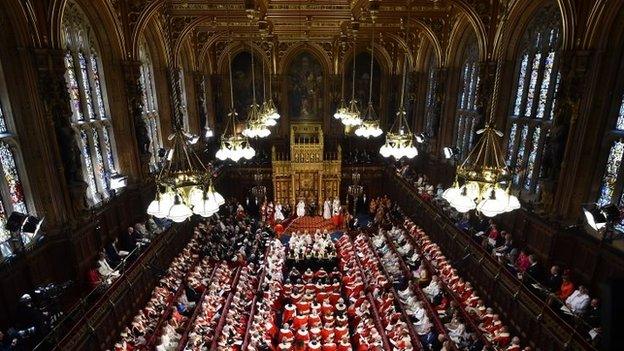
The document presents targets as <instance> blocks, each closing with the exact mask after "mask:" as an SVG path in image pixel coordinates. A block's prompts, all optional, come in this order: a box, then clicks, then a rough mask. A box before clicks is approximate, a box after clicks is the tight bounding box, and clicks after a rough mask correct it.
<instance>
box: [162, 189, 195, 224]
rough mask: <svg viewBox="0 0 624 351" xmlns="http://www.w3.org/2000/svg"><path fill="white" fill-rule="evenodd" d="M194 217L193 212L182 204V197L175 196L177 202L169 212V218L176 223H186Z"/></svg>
mask: <svg viewBox="0 0 624 351" xmlns="http://www.w3.org/2000/svg"><path fill="white" fill-rule="evenodd" d="M192 215H193V211H191V209H190V208H189V207H188V206H187V205H186V204H185V203H184V202H182V198H181V196H180V195H176V196H175V201H174V203H173V206H171V209H170V210H169V215H168V216H167V218H169V219H171V220H172V221H174V222H176V223H180V222H184V221H185V220H187V219H188V218H189V217H191V216H192Z"/></svg>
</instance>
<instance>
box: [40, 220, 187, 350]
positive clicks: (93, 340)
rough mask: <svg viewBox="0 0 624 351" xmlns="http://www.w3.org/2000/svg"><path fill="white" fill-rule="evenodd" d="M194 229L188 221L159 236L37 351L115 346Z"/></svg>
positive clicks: (97, 348)
mask: <svg viewBox="0 0 624 351" xmlns="http://www.w3.org/2000/svg"><path fill="white" fill-rule="evenodd" d="M192 228H193V224H192V223H191V222H185V223H183V224H176V225H173V226H172V227H170V228H169V229H168V230H166V231H165V232H163V233H162V234H160V235H158V236H157V237H156V239H155V240H154V241H153V242H152V243H151V244H150V245H149V246H148V247H147V248H146V251H145V252H144V253H142V254H141V255H140V256H139V257H138V258H137V260H136V261H134V262H133V263H132V264H131V266H130V267H128V268H127V269H126V271H125V272H124V273H123V274H122V275H121V276H120V277H119V278H117V279H116V280H115V281H114V282H113V284H112V286H111V287H110V288H108V289H107V290H106V292H105V294H104V295H103V296H102V297H100V298H99V299H97V300H96V301H94V302H93V304H92V305H90V306H85V305H86V304H80V305H79V308H82V309H83V312H82V314H81V317H80V319H79V320H78V321H77V322H76V323H75V324H74V327H73V328H71V330H69V331H67V332H66V333H64V334H63V335H56V336H55V337H54V338H53V339H54V340H52V339H50V340H48V342H47V343H42V344H40V345H38V346H37V349H36V350H104V349H106V348H107V347H109V346H110V345H112V344H113V343H114V342H115V338H117V337H118V336H119V333H120V332H121V328H122V327H123V326H125V325H127V324H128V323H129V322H130V319H132V318H133V317H134V315H135V314H136V311H137V310H138V309H139V308H141V307H142V306H143V305H145V303H146V301H147V299H149V297H150V294H151V292H152V290H153V289H154V287H155V286H156V283H157V282H158V279H159V275H160V273H161V272H162V271H165V270H166V269H167V267H168V265H169V264H170V263H171V260H173V258H174V257H175V255H177V254H178V253H179V252H180V251H181V250H182V248H183V247H184V245H186V243H187V242H188V241H189V240H190V238H191V236H192V234H193V230H192ZM80 306H82V307H80ZM48 337H50V335H48Z"/></svg>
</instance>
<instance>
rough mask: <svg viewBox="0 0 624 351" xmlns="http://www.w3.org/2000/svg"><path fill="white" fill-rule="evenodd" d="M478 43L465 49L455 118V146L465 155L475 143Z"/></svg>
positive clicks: (477, 116) (473, 43) (462, 155)
mask: <svg viewBox="0 0 624 351" xmlns="http://www.w3.org/2000/svg"><path fill="white" fill-rule="evenodd" d="M477 60H478V52H477V45H476V43H475V42H474V41H473V42H472V43H471V44H470V45H468V46H467V47H466V49H465V53H464V61H463V64H462V68H461V77H460V82H459V87H460V89H459V97H458V102H457V115H456V118H455V147H457V149H458V150H459V153H460V155H461V157H462V158H463V157H465V156H466V155H467V154H468V152H469V151H470V149H471V148H472V145H473V143H474V135H475V128H476V127H477V123H478V118H479V115H478V113H477V104H476V102H477V89H478V87H479V79H480V77H479V64H478V62H477Z"/></svg>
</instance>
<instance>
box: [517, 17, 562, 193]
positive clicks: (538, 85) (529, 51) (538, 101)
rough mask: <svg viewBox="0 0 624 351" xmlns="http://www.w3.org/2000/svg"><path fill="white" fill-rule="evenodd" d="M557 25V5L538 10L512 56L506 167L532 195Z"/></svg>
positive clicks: (552, 87)
mask: <svg viewBox="0 0 624 351" xmlns="http://www.w3.org/2000/svg"><path fill="white" fill-rule="evenodd" d="M560 28H561V15H560V13H559V9H558V8H557V6H554V5H549V6H545V7H543V8H541V9H540V10H538V12H537V13H536V14H535V15H534V17H533V19H532V20H531V22H529V24H528V25H527V27H526V29H525V32H524V36H523V39H522V45H521V47H520V50H519V55H518V58H517V60H516V67H517V68H516V74H517V76H516V77H517V78H516V79H514V84H515V85H514V90H513V93H512V97H513V98H512V99H511V100H512V101H511V102H512V103H511V107H510V115H509V125H510V134H509V140H508V142H507V160H508V163H509V167H511V168H512V169H515V170H516V172H517V173H516V175H515V177H514V184H515V185H516V186H518V187H520V189H521V190H523V191H525V193H526V194H527V195H529V194H530V195H535V194H536V193H537V190H538V188H537V180H538V179H539V173H540V171H541V167H542V166H541V164H542V150H543V148H544V143H545V142H546V138H545V136H546V135H547V134H548V132H549V130H550V127H551V123H552V118H553V111H554V105H555V101H556V100H555V99H556V94H557V90H558V89H559V81H560V79H561V75H560V73H559V46H560V44H559V41H560V40H559V39H560V38H559V36H560V35H559V32H560ZM555 77H556V79H555ZM511 132H513V135H512V133H511ZM516 134H518V135H516ZM535 198H537V197H535Z"/></svg>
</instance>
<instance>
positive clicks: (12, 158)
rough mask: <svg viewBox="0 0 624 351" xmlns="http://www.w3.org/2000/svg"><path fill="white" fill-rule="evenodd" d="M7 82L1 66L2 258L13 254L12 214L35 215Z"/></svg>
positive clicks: (0, 184)
mask: <svg viewBox="0 0 624 351" xmlns="http://www.w3.org/2000/svg"><path fill="white" fill-rule="evenodd" d="M4 83H5V81H4V76H3V73H2V67H1V66H0V259H1V258H2V257H7V256H10V255H11V254H12V253H13V245H12V244H11V242H10V240H9V239H10V238H11V233H10V232H9V231H8V230H6V229H5V227H4V226H5V225H6V221H7V218H8V217H9V215H10V214H11V212H13V211H17V212H21V213H24V214H28V213H29V211H30V212H33V211H32V208H31V207H32V206H30V205H29V204H28V203H29V201H27V194H26V191H25V189H27V186H26V177H25V173H26V172H24V168H23V163H22V159H21V157H20V156H21V155H20V148H19V140H18V138H17V135H16V134H15V132H14V131H15V129H14V127H13V123H12V119H11V109H10V105H9V101H8V96H7V95H6V89H5V88H6V86H5V84H4ZM30 240H31V238H30V237H29V236H26V235H24V236H23V237H22V241H23V243H24V244H25V245H26V244H28V243H29V242H30Z"/></svg>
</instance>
